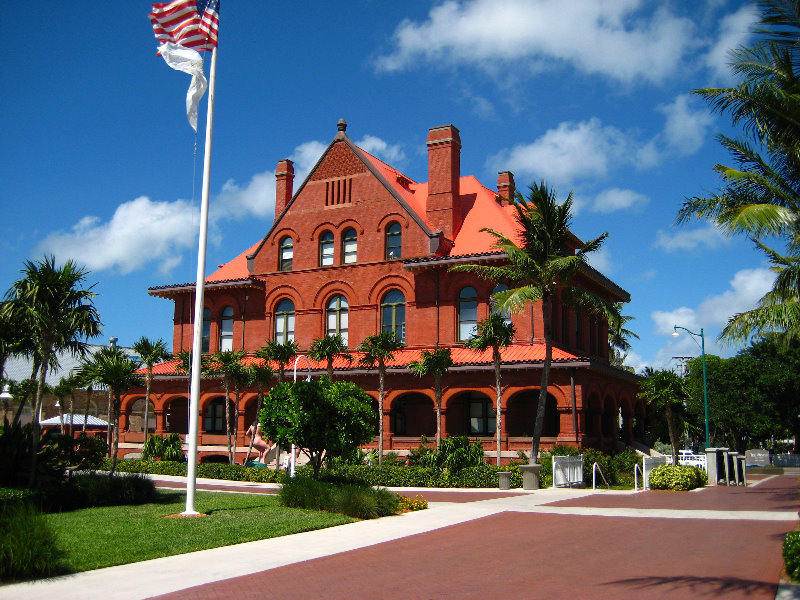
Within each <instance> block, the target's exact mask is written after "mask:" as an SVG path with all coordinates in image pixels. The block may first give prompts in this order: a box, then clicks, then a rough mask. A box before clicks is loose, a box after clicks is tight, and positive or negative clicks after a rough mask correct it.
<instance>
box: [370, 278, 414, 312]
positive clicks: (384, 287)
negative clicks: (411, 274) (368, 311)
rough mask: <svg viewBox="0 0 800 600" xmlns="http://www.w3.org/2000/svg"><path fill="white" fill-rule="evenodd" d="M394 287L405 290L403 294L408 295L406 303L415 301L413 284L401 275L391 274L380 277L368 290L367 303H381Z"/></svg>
mask: <svg viewBox="0 0 800 600" xmlns="http://www.w3.org/2000/svg"><path fill="white" fill-rule="evenodd" d="M393 289H399V290H400V291H401V292H403V296H405V297H406V304H408V303H409V302H412V301H413V298H414V286H413V284H412V283H411V282H409V281H408V280H407V279H406V278H405V277H403V276H401V275H395V274H390V275H385V276H384V277H381V278H380V279H378V280H377V281H376V282H375V284H374V285H373V286H372V287H371V288H370V289H369V291H368V292H367V303H368V304H373V305H375V306H377V305H379V304H380V302H381V300H382V299H383V296H384V294H386V292H388V291H389V290H393ZM378 318H380V315H378Z"/></svg>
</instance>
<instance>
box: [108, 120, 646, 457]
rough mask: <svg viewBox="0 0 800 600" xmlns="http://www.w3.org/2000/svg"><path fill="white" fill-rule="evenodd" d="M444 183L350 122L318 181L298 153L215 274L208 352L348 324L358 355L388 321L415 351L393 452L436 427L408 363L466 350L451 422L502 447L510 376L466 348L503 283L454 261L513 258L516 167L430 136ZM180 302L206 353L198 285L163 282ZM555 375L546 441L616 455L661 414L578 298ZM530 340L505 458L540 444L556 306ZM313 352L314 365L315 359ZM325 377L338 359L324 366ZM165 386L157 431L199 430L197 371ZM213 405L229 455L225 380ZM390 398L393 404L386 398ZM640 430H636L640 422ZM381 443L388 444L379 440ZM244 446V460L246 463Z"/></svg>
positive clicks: (178, 334) (512, 385)
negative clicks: (303, 169) (369, 146)
mask: <svg viewBox="0 0 800 600" xmlns="http://www.w3.org/2000/svg"><path fill="white" fill-rule="evenodd" d="M427 146H428V181H427V182H416V181H414V180H413V179H411V178H409V177H407V176H406V175H405V174H403V173H401V172H399V171H398V170H396V169H394V168H393V167H391V166H389V165H387V164H385V163H384V162H382V161H381V160H379V159H377V158H376V157H374V156H372V155H370V154H369V153H367V152H365V151H364V150H362V149H360V148H358V147H357V146H356V145H355V144H354V143H353V142H352V141H351V140H350V139H349V137H348V136H347V134H346V123H345V122H344V121H340V122H339V126H338V133H337V134H336V136H335V137H334V139H333V141H332V142H331V143H330V145H329V146H328V147H327V149H326V150H325V152H324V153H323V155H322V157H321V158H320V159H319V161H318V162H317V164H316V165H315V166H314V168H313V169H312V170H311V172H310V174H309V175H308V177H306V179H305V181H303V182H301V183H300V184H299V185H298V186H295V181H294V168H293V165H292V161H290V160H288V159H284V160H281V161H279V162H278V166H277V169H276V172H275V177H276V182H277V186H276V188H277V190H276V201H275V219H274V222H273V225H272V227H271V228H270V230H269V231H268V232H267V234H266V235H265V236H264V238H263V239H262V240H260V241H259V242H258V243H257V244H255V245H254V246H252V247H250V248H248V249H247V250H245V251H244V252H242V254H240V255H239V256H237V257H236V258H234V259H233V260H231V261H230V262H229V263H227V264H224V265H222V266H221V267H220V268H219V269H218V270H217V271H216V272H215V273H213V274H211V275H210V276H209V277H208V278H207V280H206V291H205V310H204V315H203V316H202V318H203V320H204V324H203V349H204V351H207V352H215V351H217V350H220V349H233V350H240V349H244V350H246V351H248V352H253V351H255V350H256V349H258V348H260V347H261V346H263V345H264V344H265V343H266V342H267V341H269V340H273V339H277V340H280V341H286V340H288V339H294V340H295V341H296V343H297V344H298V345H299V346H300V348H301V349H304V350H305V349H308V348H309V346H310V345H311V342H312V341H313V340H314V339H316V338H319V337H322V336H323V335H325V334H327V333H340V334H341V335H342V336H343V337H344V338H345V340H346V341H347V342H348V344H349V346H350V347H351V348H355V347H356V346H357V345H358V344H359V343H360V342H361V341H362V340H363V339H364V338H365V337H366V336H368V335H371V334H374V333H377V332H379V331H381V330H382V329H390V330H393V331H394V332H395V333H396V334H397V335H398V336H399V337H401V338H402V339H403V341H404V342H405V348H404V349H403V350H402V351H400V352H398V353H397V354H396V355H395V360H394V361H392V362H391V363H390V364H389V369H388V374H387V381H386V388H387V392H386V397H385V403H384V414H383V415H381V418H382V419H383V423H384V431H385V439H384V446H385V448H386V449H388V450H400V451H402V450H407V449H409V448H413V447H416V446H417V445H418V444H419V439H420V436H421V435H426V436H428V437H429V438H430V437H433V436H434V435H435V431H436V424H435V409H434V400H433V390H432V387H433V385H432V381H427V380H425V379H419V378H417V377H414V376H412V375H411V374H410V372H409V370H408V369H407V367H406V365H407V364H408V363H409V362H411V361H413V360H415V359H417V358H418V357H419V355H420V352H421V351H422V350H424V349H433V348H434V347H436V346H437V345H439V346H446V347H450V348H452V353H453V360H454V362H455V366H454V367H453V368H452V370H451V371H450V373H449V374H447V375H446V376H445V377H444V386H445V389H444V396H443V416H442V421H443V423H442V430H443V432H444V434H445V435H457V434H468V435H470V436H471V437H474V438H478V439H482V440H483V443H484V448H485V449H486V450H487V451H494V449H495V441H494V439H495V438H494V423H495V419H494V414H495V413H494V411H495V410H496V407H495V406H494V400H495V391H494V374H493V371H492V363H491V351H487V352H484V353H480V352H476V351H472V350H468V349H465V348H464V347H463V342H464V341H465V340H466V339H468V338H469V337H470V335H471V334H472V333H473V332H474V328H475V325H476V323H477V322H478V321H479V320H481V319H484V318H486V317H487V316H488V315H489V312H490V297H491V294H492V293H493V292H494V291H497V288H496V286H495V284H494V283H492V282H488V281H484V280H483V279H480V278H479V277H477V276H475V275H471V274H466V273H457V272H452V271H450V270H449V268H450V267H451V266H453V265H455V264H459V263H465V262H469V263H471V262H487V263H488V262H493V261H502V260H503V259H504V256H503V255H502V254H500V253H498V252H497V251H496V250H494V249H493V248H492V242H493V237H492V236H491V235H489V234H488V233H485V232H481V231H480V229H481V228H482V227H487V226H489V227H491V228H493V229H495V230H497V231H500V232H503V233H505V234H506V235H508V236H509V237H512V239H513V237H514V236H515V230H516V224H515V221H514V218H513V213H514V211H513V208H512V207H511V206H510V205H509V203H508V199H509V198H511V197H512V196H513V194H514V190H515V182H514V177H513V175H512V174H511V173H510V172H507V171H506V172H501V173H500V174H499V176H498V180H497V189H496V190H492V189H489V188H487V187H485V186H483V185H482V184H481V183H480V182H479V181H478V180H477V179H476V178H475V177H473V176H471V175H467V176H462V175H461V172H460V152H461V140H460V136H459V131H458V129H456V128H455V127H453V126H452V125H445V126H442V127H433V128H431V129H430V131H429V133H428V140H427ZM580 278H581V279H580V282H581V283H580V284H581V285H582V286H584V287H585V288H586V289H590V290H591V291H593V292H595V293H596V294H598V295H600V296H602V297H605V298H607V299H608V300H611V301H615V302H627V301H629V300H630V297H629V295H628V293H627V292H625V290H623V289H621V288H620V287H619V286H617V285H616V284H614V283H613V282H612V281H610V280H609V279H607V278H606V277H604V276H603V275H602V274H600V273H599V272H597V271H596V270H594V269H592V268H586V269H584V270H583V271H582V272H581V274H580ZM149 291H150V294H151V295H153V296H158V297H161V298H165V299H167V300H171V301H173V302H174V303H175V316H174V338H173V350H174V352H176V353H177V352H179V351H181V350H189V349H191V346H192V330H193V315H192V311H193V306H194V284H193V283H187V284H185V285H170V286H163V287H157V288H151V289H150V290H149ZM553 318H554V323H553V325H554V327H553V331H554V337H555V347H554V352H553V358H554V361H553V368H552V371H551V376H550V379H551V381H550V385H549V388H548V393H549V398H548V404H547V407H546V423H545V426H544V434H543V438H542V447H543V449H547V448H548V447H550V446H552V445H553V444H556V443H559V444H573V445H574V444H579V445H591V446H596V447H601V448H606V449H609V448H611V447H613V446H615V445H616V444H617V442H618V440H620V439H621V440H622V441H624V442H628V443H629V442H631V441H633V440H634V438H636V437H641V435H642V434H643V431H644V413H645V407H644V404H643V403H642V401H641V400H638V399H637V398H636V378H635V377H634V376H633V375H631V374H630V373H626V372H624V371H621V370H619V369H616V368H613V367H611V366H610V365H609V362H608V357H609V349H608V343H607V338H608V332H607V326H606V324H605V323H604V322H602V321H601V320H599V319H597V318H595V317H588V316H581V315H577V314H575V313H573V312H572V311H571V310H569V309H567V308H566V307H562V306H558V305H557V306H556V307H555V309H554V317H553ZM511 319H512V321H513V323H514V325H515V327H516V337H515V340H514V344H513V345H512V346H510V347H509V348H506V349H504V350H503V351H502V358H503V384H502V387H503V389H502V402H501V407H500V410H501V411H502V412H503V431H502V432H501V439H502V441H501V446H502V448H501V449H502V450H503V452H504V453H505V456H509V457H511V456H515V455H516V452H517V451H518V450H524V449H529V448H530V435H531V433H532V429H533V424H534V418H535V412H536V405H537V402H538V394H539V389H538V388H539V381H540V376H541V366H542V361H543V358H544V342H543V339H542V334H543V323H542V311H541V306H540V304H539V305H534V306H530V307H528V308H527V309H526V310H524V311H522V312H521V313H519V314H515V315H512V316H511ZM305 365H306V363H305V361H303V362H302V363H301V366H303V367H305ZM335 369H336V370H335V377H336V378H342V379H349V380H352V381H355V382H357V383H358V384H359V385H361V386H362V387H363V388H364V389H365V390H367V392H368V393H369V394H370V395H372V396H373V397H374V398H377V374H376V372H375V371H374V370H366V369H364V368H362V367H360V366H359V365H358V361H357V360H356V361H354V362H352V363H350V362H348V361H346V360H343V359H339V360H337V362H336V363H335ZM311 370H312V373H313V374H314V375H315V376H316V375H321V374H322V373H324V370H325V365H323V364H316V363H314V362H313V361H312V362H311ZM156 373H157V376H156V381H155V383H154V392H153V394H152V401H153V407H152V409H153V412H154V415H155V422H154V423H153V424H151V428H152V429H154V430H155V431H156V432H159V433H161V432H179V433H186V431H187V430H188V427H187V424H188V417H187V406H188V389H189V384H188V379H187V377H186V376H185V375H179V374H178V373H177V371H176V370H175V363H174V362H172V363H165V364H163V365H159V366H158V367H156ZM202 389H203V392H202V394H201V398H200V411H201V419H200V440H199V444H200V452H201V455H205V456H206V457H208V456H209V455H211V454H220V455H221V454H224V449H223V446H224V444H225V435H224V412H223V406H224V404H223V398H222V395H221V394H222V388H221V387H220V385H219V383H218V382H215V381H204V382H203V386H202ZM141 398H142V393H141V392H137V393H132V394H129V395H128V396H127V397H126V398H125V400H124V402H123V419H122V422H121V429H122V432H123V435H122V439H123V442H124V443H123V445H122V448H123V451H124V452H127V451H131V450H132V449H133V448H134V447H135V443H136V442H138V441H140V440H141V437H142V433H141V431H131V430H129V425H128V420H127V419H126V418H125V413H127V412H130V410H131V408H132V407H133V406H134V404H135V403H136V402H137V401H140V400H141ZM255 406H256V392H255V390H252V391H251V392H248V393H245V394H243V396H242V398H241V401H240V410H241V417H240V422H239V424H238V431H239V432H240V433H239V439H238V446H239V447H240V449H241V450H242V451H244V449H245V448H246V443H247V440H246V438H245V437H244V436H243V434H242V432H243V431H244V430H245V429H246V428H247V427H246V424H248V423H250V422H252V421H253V420H254V418H255V410H256V409H255ZM376 406H377V401H376ZM634 424H635V425H634ZM375 444H376V445H377V439H376V441H375ZM242 458H243V454H240V455H239V459H240V460H241V459H242Z"/></svg>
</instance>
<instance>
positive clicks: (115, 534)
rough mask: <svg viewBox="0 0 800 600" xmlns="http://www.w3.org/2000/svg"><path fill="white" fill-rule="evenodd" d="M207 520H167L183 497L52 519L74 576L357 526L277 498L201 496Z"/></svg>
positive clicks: (200, 509) (170, 494)
mask: <svg viewBox="0 0 800 600" xmlns="http://www.w3.org/2000/svg"><path fill="white" fill-rule="evenodd" d="M195 506H196V508H197V511H198V512H201V513H208V516H206V517H193V518H166V517H167V515H174V514H177V513H180V512H182V511H183V510H184V508H185V495H184V494H183V493H175V492H162V501H161V502H160V503H157V504H143V505H139V506H113V507H103V508H87V509H83V510H76V511H73V512H65V513H57V514H50V515H47V516H46V518H47V520H48V522H49V523H50V525H51V526H52V528H53V530H54V533H55V535H56V540H57V544H58V547H59V548H61V549H63V550H64V551H65V563H66V566H67V569H68V570H69V571H73V572H74V571H88V570H90V569H98V568H100V567H109V566H113V565H121V564H126V563H131V562H137V561H140V560H147V559H150V558H160V557H163V556H170V555H173V554H183V553H185V552H192V551H195V550H205V549H208V548H218V547H220V546H228V545H231V544H239V543H242V542H250V541H253V540H263V539H267V538H272V537H278V536H282V535H288V534H292V533H299V532H302V531H311V530H314V529H322V528H325V527H331V526H333V525H341V524H343V523H352V522H353V521H354V519H351V518H350V517H347V516H344V515H340V514H332V513H322V512H315V511H310V510H302V509H296V508H284V507H282V506H279V505H278V500H277V498H276V497H275V496H265V495H261V494H222V493H211V492H198V493H197V497H196V502H195Z"/></svg>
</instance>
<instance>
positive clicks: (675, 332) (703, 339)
mask: <svg viewBox="0 0 800 600" xmlns="http://www.w3.org/2000/svg"><path fill="white" fill-rule="evenodd" d="M678 329H683V330H684V331H685V332H686V333H688V334H689V335H693V336H695V337H699V338H700V353H701V356H702V360H703V406H704V408H705V412H706V448H708V447H710V446H711V435H710V433H709V430H708V381H707V379H706V336H705V334H704V333H703V328H702V327H701V328H700V333H695V332H694V331H689V330H688V329H686V327H680V326H678V325H675V326H673V328H672V330H673V331H672V337H678V336H679V335H680V334H679V333H678ZM704 449H705V448H704Z"/></svg>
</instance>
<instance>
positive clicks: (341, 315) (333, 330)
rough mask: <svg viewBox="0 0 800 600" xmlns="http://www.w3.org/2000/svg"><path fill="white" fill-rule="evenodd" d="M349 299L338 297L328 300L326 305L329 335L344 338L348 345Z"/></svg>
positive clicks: (326, 321)
mask: <svg viewBox="0 0 800 600" xmlns="http://www.w3.org/2000/svg"><path fill="white" fill-rule="evenodd" d="M347 311H348V304H347V299H346V298H345V297H344V296H342V295H337V296H334V297H333V298H331V299H330V300H328V304H326V305H325V323H326V329H327V333H328V335H336V334H337V333H338V334H339V335H341V336H342V340H344V343H345V344H347V320H348V319H347Z"/></svg>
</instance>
